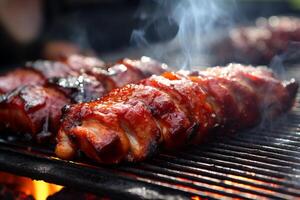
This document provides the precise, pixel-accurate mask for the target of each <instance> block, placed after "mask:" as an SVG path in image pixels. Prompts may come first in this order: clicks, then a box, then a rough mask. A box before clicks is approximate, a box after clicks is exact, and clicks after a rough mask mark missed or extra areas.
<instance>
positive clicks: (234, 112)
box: [55, 64, 298, 163]
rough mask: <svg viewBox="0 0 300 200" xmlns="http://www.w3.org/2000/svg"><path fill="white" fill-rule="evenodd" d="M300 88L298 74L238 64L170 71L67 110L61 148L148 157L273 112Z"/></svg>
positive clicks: (116, 158)
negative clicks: (277, 73) (284, 78)
mask: <svg viewBox="0 0 300 200" xmlns="http://www.w3.org/2000/svg"><path fill="white" fill-rule="evenodd" d="M297 89H298V84H297V83H296V82H295V80H294V79H291V80H289V81H280V80H279V79H278V78H277V77H276V76H275V75H274V74H273V73H272V72H271V71H270V70H268V69H266V68H254V67H251V66H242V65H238V64H231V65H229V66H227V67H224V68H222V67H215V68H209V69H207V70H205V71H199V72H193V73H190V72H177V73H172V72H166V73H164V74H162V75H161V76H152V77H150V78H148V79H145V80H142V81H141V82H139V83H138V84H128V85H126V86H124V87H122V88H118V89H114V90H113V91H111V92H110V93H109V94H108V95H107V96H104V97H103V98H101V99H100V100H97V101H92V102H88V103H80V104H75V105H72V106H71V107H69V108H68V109H66V110H65V114H64V115H63V121H62V124H61V127H60V130H59V133H58V136H57V146H56V150H55V152H56V154H57V156H58V157H60V158H63V159H72V158H73V157H74V156H75V155H77V154H76V152H77V151H78V150H81V151H82V152H84V153H85V154H86V155H87V156H88V157H90V158H91V159H93V160H95V161H97V162H100V163H118V162H121V161H124V160H125V161H141V160H144V159H145V158H147V157H149V156H150V155H152V154H153V153H155V152H157V151H158V149H159V148H160V147H162V148H166V149H177V148H179V147H182V146H186V145H188V144H191V143H192V144H199V143H201V142H203V141H204V140H205V139H206V138H207V137H208V136H210V135H212V134H213V133H224V132H228V133H230V132H234V131H237V130H240V129H244V128H248V127H253V126H255V125H256V124H257V123H259V122H260V121H261V119H262V118H263V117H266V118H267V119H273V118H275V117H277V116H278V115H279V114H281V113H283V112H285V111H287V110H288V109H289V108H290V107H291V106H292V104H293V101H294V98H295V94H296V91H297Z"/></svg>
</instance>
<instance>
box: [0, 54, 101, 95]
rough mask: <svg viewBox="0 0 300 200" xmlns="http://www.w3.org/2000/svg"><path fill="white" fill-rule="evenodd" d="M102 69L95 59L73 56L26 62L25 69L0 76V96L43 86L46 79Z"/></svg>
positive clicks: (99, 62) (98, 61)
mask: <svg viewBox="0 0 300 200" xmlns="http://www.w3.org/2000/svg"><path fill="white" fill-rule="evenodd" d="M95 67H96V68H103V67H104V63H103V62H102V61H101V60H99V59H97V58H95V57H84V56H80V55H73V56H69V57H66V58H62V59H61V60H60V61H47V60H38V61H35V62H27V63H26V65H25V67H23V68H17V69H15V70H12V71H9V72H7V73H5V74H3V75H2V76H0V94H5V93H7V92H11V91H12V90H14V89H16V88H17V87H19V86H24V85H43V84H45V83H46V82H47V79H49V78H53V77H66V76H70V75H73V76H74V75H79V74H81V73H82V72H83V71H87V70H92V69H93V68H95Z"/></svg>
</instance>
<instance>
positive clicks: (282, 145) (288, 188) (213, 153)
mask: <svg viewBox="0 0 300 200" xmlns="http://www.w3.org/2000/svg"><path fill="white" fill-rule="evenodd" d="M288 72H289V73H290V74H293V77H295V78H299V77H300V69H299V68H297V67H291V68H289V70H288ZM299 103H300V93H298V95H297V98H296V104H295V106H294V107H293V109H292V111H291V112H289V113H288V114H287V115H286V116H284V117H282V118H281V119H279V120H277V121H276V122H272V123H268V125H264V126H262V127H260V128H256V129H254V130H250V131H246V132H242V133H238V134H236V135H227V136H219V137H217V138H216V140H214V141H213V142H208V143H206V144H204V145H201V146H192V147H189V148H187V149H184V150H181V151H179V152H176V153H175V152H163V153H161V154H159V155H157V156H155V157H154V158H152V159H151V160H148V161H146V162H142V163H136V164H126V163H125V164H121V165H117V166H104V165H99V164H95V163H91V162H89V161H88V160H86V161H85V160H84V159H82V160H80V161H79V160H76V161H64V160H60V159H58V158H56V157H55V156H54V154H53V150H52V149H51V147H49V148H46V147H39V146H36V145H28V144H27V143H26V142H25V141H18V140H15V139H14V138H11V136H8V135H5V134H1V139H0V170H2V171H7V172H11V173H14V174H17V175H21V176H26V177H30V178H33V179H39V180H45V181H47V182H51V183H55V184H59V185H64V186H67V187H72V188H77V189H80V190H84V191H87V192H92V193H95V194H99V195H105V196H108V197H110V198H112V199H124V198H130V199H140V198H144V199H191V198H192V199H203V198H204V199H228V198H237V199H297V198H300V151H299V150H300V123H299V121H300V104H299Z"/></svg>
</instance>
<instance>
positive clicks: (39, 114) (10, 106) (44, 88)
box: [0, 57, 165, 142]
mask: <svg viewBox="0 0 300 200" xmlns="http://www.w3.org/2000/svg"><path fill="white" fill-rule="evenodd" d="M143 59H144V61H143ZM145 59H146V58H145V57H144V58H142V59H141V60H140V61H139V60H135V61H134V60H129V59H124V64H121V63H123V61H119V63H118V64H116V65H112V66H111V67H110V68H108V69H107V70H106V71H105V70H103V69H100V68H90V70H86V73H81V74H80V75H78V76H67V77H54V78H50V79H48V81H47V82H46V83H44V84H43V85H34V86H33V85H27V86H21V87H18V88H17V89H15V90H13V91H12V92H10V93H7V94H6V95H2V96H1V99H0V122H1V123H2V126H5V127H7V128H9V129H12V130H13V131H14V132H20V133H29V134H30V135H31V136H32V137H33V139H34V140H37V141H38V142H43V141H48V140H49V139H52V138H53V136H54V133H56V132H57V129H58V126H59V120H60V117H61V109H62V108H63V107H64V106H65V105H68V104H72V103H78V102H87V101H91V100H95V99H98V98H100V97H102V96H103V95H104V94H105V93H107V92H108V91H110V90H111V89H112V88H115V87H117V86H122V85H124V84H127V83H134V82H137V81H138V80H141V79H143V78H145V77H146V76H148V75H149V72H148V71H146V73H145V72H144V65H149V66H150V65H151V66H152V68H153V72H162V71H163V70H164V67H165V65H164V64H160V63H157V62H156V61H153V60H151V59H149V58H147V61H145ZM125 60H126V62H132V63H135V65H129V64H126V63H125ZM154 63H155V64H154ZM127 66H128V67H127ZM118 68H122V70H116V69H118ZM112 72H113V73H112ZM87 73H89V74H87Z"/></svg>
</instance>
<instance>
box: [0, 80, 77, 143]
mask: <svg viewBox="0 0 300 200" xmlns="http://www.w3.org/2000/svg"><path fill="white" fill-rule="evenodd" d="M70 103H71V102H70V99H69V98H67V97H66V96H65V95H64V94H63V93H61V92H60V91H58V90H56V89H55V88H51V87H43V86H33V85H27V86H23V87H20V88H18V89H16V90H14V91H13V92H12V93H10V94H9V95H6V96H2V99H1V102H0V121H1V123H4V125H5V126H6V127H9V128H10V129H12V130H13V131H14V132H20V131H22V132H23V133H30V134H31V135H32V137H35V138H37V140H42V139H43V137H45V138H46V137H52V135H51V133H52V132H56V131H57V128H58V124H59V120H60V117H61V114H62V113H61V108H62V107H63V106H65V105H66V104H70ZM38 134H39V135H38Z"/></svg>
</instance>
